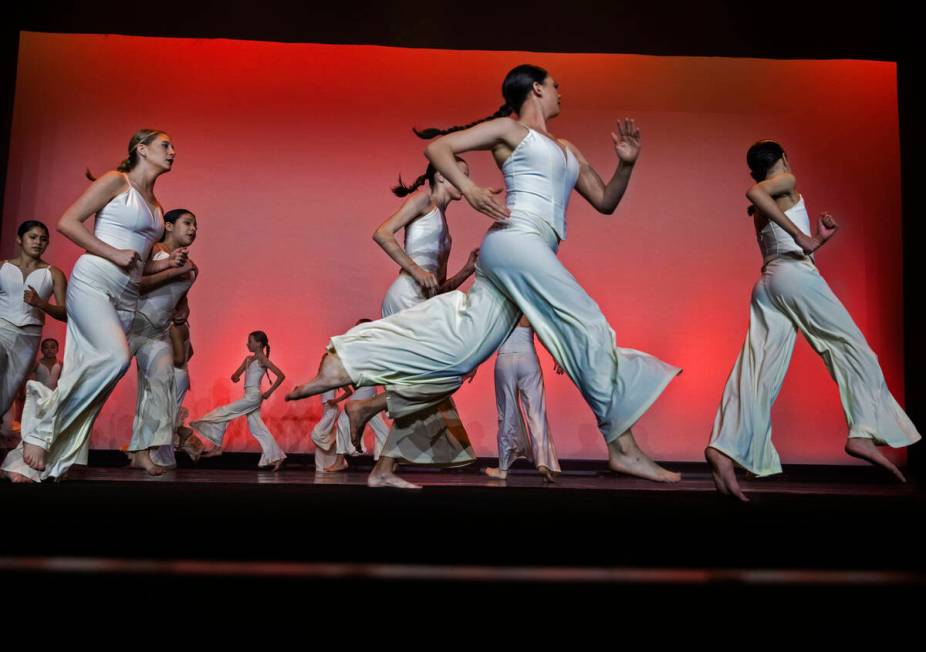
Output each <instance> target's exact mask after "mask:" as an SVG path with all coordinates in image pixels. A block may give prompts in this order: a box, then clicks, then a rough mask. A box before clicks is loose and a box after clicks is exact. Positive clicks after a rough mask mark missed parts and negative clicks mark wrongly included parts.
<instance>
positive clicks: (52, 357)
mask: <svg viewBox="0 0 926 652" xmlns="http://www.w3.org/2000/svg"><path fill="white" fill-rule="evenodd" d="M40 348H41V350H42V357H41V358H39V359H38V361H37V362H36V363H35V370H34V374H35V380H37V381H39V382H40V383H42V384H43V385H45V387H47V388H48V389H55V388H56V387H57V386H58V379H59V378H61V362H59V361H58V340H56V339H55V338H53V337H47V338H45V339H44V340H42V346H41V347H40Z"/></svg>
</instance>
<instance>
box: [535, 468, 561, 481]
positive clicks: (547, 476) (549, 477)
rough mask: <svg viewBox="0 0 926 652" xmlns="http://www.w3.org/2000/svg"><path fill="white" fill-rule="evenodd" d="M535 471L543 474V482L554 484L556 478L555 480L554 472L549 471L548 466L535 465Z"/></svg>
mask: <svg viewBox="0 0 926 652" xmlns="http://www.w3.org/2000/svg"><path fill="white" fill-rule="evenodd" d="M537 471H538V472H539V473H540V475H542V476H543V481H544V482H549V483H551V484H556V482H557V480H556V474H555V473H553V471H551V470H550V469H549V468H547V467H546V466H543V465H542V464H541V465H540V466H538V467H537Z"/></svg>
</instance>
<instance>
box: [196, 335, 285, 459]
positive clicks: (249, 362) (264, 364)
mask: <svg viewBox="0 0 926 652" xmlns="http://www.w3.org/2000/svg"><path fill="white" fill-rule="evenodd" d="M247 347H248V350H249V351H250V352H251V354H252V355H249V356H248V357H246V358H245V359H244V362H242V363H241V366H240V367H238V369H237V370H236V371H235V373H233V374H232V382H236V383H237V382H238V380H240V378H241V374H242V373H243V374H244V398H241V399H239V400H237V401H235V402H233V403H229V404H228V405H223V406H221V407H218V408H216V409H214V410H212V411H211V412H209V413H208V414H206V415H205V416H202V417H200V418H199V419H197V420H196V421H192V422H191V423H190V427H191V428H193V429H194V430H196V431H197V432H199V433H200V434H201V435H202V436H203V437H205V438H206V439H208V440H209V441H211V442H212V443H213V444H215V445H216V446H217V447H219V448H221V446H222V441H223V439H224V437H225V430H226V428H228V424H229V423H230V422H231V421H232V420H234V419H237V418H238V417H244V416H246V417H247V421H248V430H250V432H251V435H252V436H253V437H254V439H256V440H257V443H258V444H260V450H261V456H260V461H259V462H258V463H257V468H259V469H263V468H267V469H270V470H271V471H277V470H279V468H280V466H281V465H282V464H283V461H284V460H285V459H286V453H284V452H283V449H282V448H280V446H279V444H277V441H276V439H274V437H273V434H272V433H271V432H270V431H269V430H268V429H267V426H266V425H264V422H263V420H262V419H261V418H260V406H261V403H263V402H264V401H265V400H266V399H268V398H270V395H271V394H273V392H275V391H276V389H277V388H278V387H279V386H280V383H282V382H283V379H284V378H285V377H286V376H284V374H283V372H282V371H280V369H279V367H277V366H276V365H275V364H273V362H271V361H270V344H269V341H268V339H267V335H266V333H264V332H263V331H254V332H252V333H251V334H250V335H248V343H247ZM268 369H269V370H270V371H272V372H273V373H274V375H275V376H276V380H275V381H274V383H273V385H272V386H271V387H270V389H268V390H267V391H266V392H261V391H260V383H261V380H262V379H263V377H264V374H265V373H266V372H267V370H268Z"/></svg>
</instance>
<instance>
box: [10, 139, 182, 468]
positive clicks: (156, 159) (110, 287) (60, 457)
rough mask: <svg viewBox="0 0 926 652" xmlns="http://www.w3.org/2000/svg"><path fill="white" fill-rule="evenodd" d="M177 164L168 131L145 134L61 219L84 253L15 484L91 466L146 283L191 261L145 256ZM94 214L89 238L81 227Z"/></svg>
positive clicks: (34, 399) (31, 413) (29, 418)
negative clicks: (57, 366) (57, 356)
mask: <svg viewBox="0 0 926 652" xmlns="http://www.w3.org/2000/svg"><path fill="white" fill-rule="evenodd" d="M173 161H174V146H173V143H172V142H171V139H170V137H169V136H168V135H167V134H166V133H164V132H163V131H160V130H157V129H142V130H140V131H138V132H137V133H135V135H134V136H132V139H131V140H130V141H129V147H128V158H126V160H125V161H123V162H122V163H121V164H120V165H119V167H118V168H117V169H116V170H113V171H111V172H107V173H106V174H104V175H103V176H101V177H100V178H99V179H96V180H95V181H94V182H93V183H92V184H91V186H90V187H89V188H88V189H87V190H86V191H85V192H84V194H83V195H81V197H80V198H79V199H78V200H77V201H76V202H75V203H74V204H73V205H72V206H71V207H70V208H68V209H67V210H66V211H65V212H64V214H63V215H62V216H61V219H60V220H59V221H58V230H59V231H60V232H61V233H63V234H64V235H65V236H66V237H67V238H69V239H70V240H72V241H73V242H74V243H76V244H77V245H79V246H81V247H83V248H84V249H85V250H86V253H85V254H83V255H82V256H81V257H80V258H79V259H78V260H77V262H76V263H75V264H74V268H73V269H72V270H71V279H70V284H69V286H68V290H67V301H66V307H67V317H68V326H67V339H66V340H65V344H64V364H63V365H62V367H63V371H62V372H61V378H60V379H59V381H58V387H57V388H56V389H54V390H50V389H48V388H47V387H45V386H44V385H42V384H41V383H38V382H35V381H29V382H28V383H27V384H26V404H25V408H24V410H23V423H22V438H23V441H22V444H21V445H20V446H19V447H18V448H17V449H16V450H14V451H12V452H11V453H10V454H9V455H8V456H7V458H6V460H4V463H3V467H2V469H3V471H4V472H6V474H7V476H8V477H10V479H12V480H13V481H16V482H29V481H40V480H44V479H46V478H60V477H62V476H63V475H64V474H65V473H67V471H68V469H70V468H71V466H72V465H74V464H86V459H87V448H88V446H87V445H88V443H89V438H90V433H91V429H92V427H93V423H94V421H95V420H96V417H97V415H98V414H99V411H100V409H101V408H102V407H103V404H104V403H105V401H106V399H107V398H108V397H109V395H110V393H111V392H112V390H113V388H115V386H116V383H118V382H119V379H120V378H122V376H123V374H125V371H126V369H128V365H129V361H130V359H131V358H130V352H129V345H128V340H127V338H126V335H127V333H128V332H129V328H130V327H131V325H132V321H133V319H134V318H135V306H136V304H137V302H138V286H139V282H140V280H141V277H142V275H143V274H145V273H147V274H154V273H157V272H160V271H162V270H165V269H167V268H168V267H180V266H182V265H183V264H184V263H185V262H186V252H185V251H179V250H178V251H176V252H174V253H173V254H172V255H171V256H170V257H169V258H167V259H164V260H158V261H150V260H149V258H148V255H149V253H150V251H151V247H152V245H153V244H154V243H155V242H157V241H158V240H159V239H160V237H161V233H162V232H163V229H164V222H163V218H162V215H161V208H160V206H159V205H158V203H157V200H156V198H155V196H154V184H155V182H156V180H157V178H158V177H159V176H160V175H162V174H164V173H165V172H168V171H170V169H171V168H172V166H173ZM92 215H95V216H96V218H95V220H94V224H93V233H90V231H88V230H87V228H86V227H85V226H84V225H83V222H85V221H86V220H87V219H89V218H90V216H92ZM145 261H148V262H147V263H145ZM141 454H143V455H147V452H144V451H143V452H142V453H141Z"/></svg>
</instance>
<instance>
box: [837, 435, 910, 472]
mask: <svg viewBox="0 0 926 652" xmlns="http://www.w3.org/2000/svg"><path fill="white" fill-rule="evenodd" d="M846 453H848V454H849V455H851V456H852V457H856V458H858V459H860V460H865V461H866V462H871V463H872V464H874V465H876V466H882V467H884V468H885V469H887V470H888V471H890V472H891V473H893V474H894V475H895V476H896V477H897V479H898V480H900V481H901V482H906V481H907V479H906V478H905V477H904V474H903V473H901V472H900V469H898V468H897V467H896V466H895V465H894V463H893V462H891V461H890V460H889V459H887V458H886V457H884V454H883V453H881V451H879V450H878V448H877V446H875V443H874V442H873V441H872V440H870V439H864V438H862V437H850V438H849V441H847V442H846Z"/></svg>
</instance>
